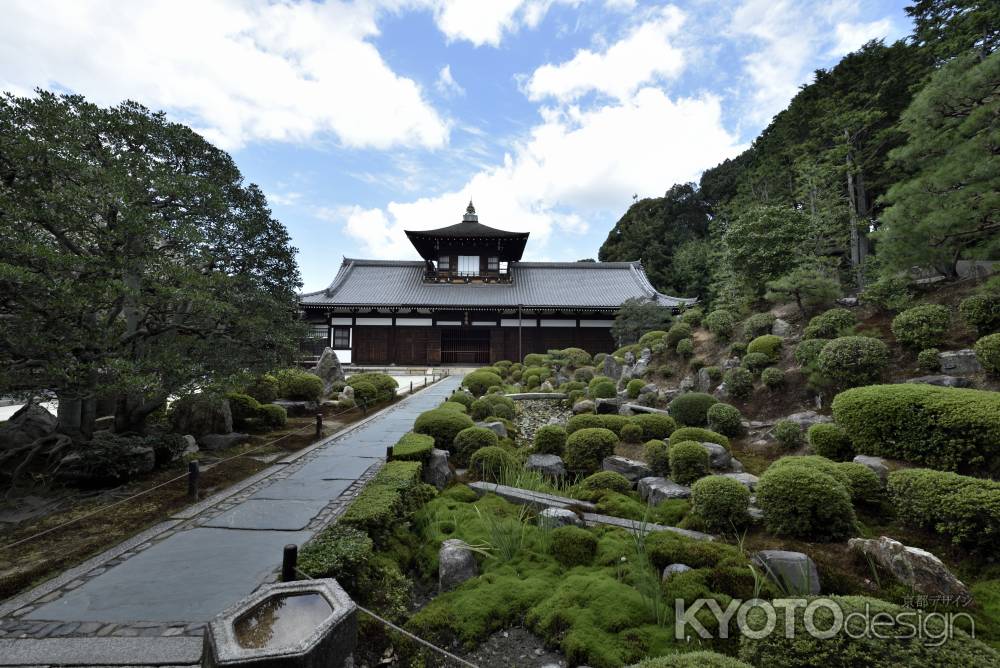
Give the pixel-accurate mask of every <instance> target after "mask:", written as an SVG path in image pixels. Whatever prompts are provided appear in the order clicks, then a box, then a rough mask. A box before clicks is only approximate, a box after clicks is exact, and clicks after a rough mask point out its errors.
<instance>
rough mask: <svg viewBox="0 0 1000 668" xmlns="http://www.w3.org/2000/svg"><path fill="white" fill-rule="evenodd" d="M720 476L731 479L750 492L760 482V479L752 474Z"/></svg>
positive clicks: (726, 474)
mask: <svg viewBox="0 0 1000 668" xmlns="http://www.w3.org/2000/svg"><path fill="white" fill-rule="evenodd" d="M741 468H742V465H741ZM721 475H723V476H725V477H727V478H732V479H733V480H735V481H736V482H738V483H740V484H741V485H743V486H744V487H746V488H747V489H749V490H750V491H751V492H752V491H754V489H756V488H757V483H758V482H760V478H758V477H757V476H755V475H754V474H752V473H722V474H721Z"/></svg>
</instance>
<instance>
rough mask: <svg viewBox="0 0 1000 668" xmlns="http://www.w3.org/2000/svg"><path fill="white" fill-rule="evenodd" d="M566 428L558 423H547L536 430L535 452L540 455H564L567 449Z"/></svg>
mask: <svg viewBox="0 0 1000 668" xmlns="http://www.w3.org/2000/svg"><path fill="white" fill-rule="evenodd" d="M567 436H568V434H567V433H566V429H564V428H563V427H562V426H561V425H558V424H547V425H543V426H542V427H539V428H538V431H536V432H535V452H536V453H538V454H540V455H559V456H560V457H561V456H562V454H563V452H564V451H565V450H566V437H567Z"/></svg>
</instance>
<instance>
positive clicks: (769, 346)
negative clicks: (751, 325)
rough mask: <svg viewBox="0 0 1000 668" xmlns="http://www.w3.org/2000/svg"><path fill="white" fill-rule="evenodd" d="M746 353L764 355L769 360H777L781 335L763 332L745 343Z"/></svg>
mask: <svg viewBox="0 0 1000 668" xmlns="http://www.w3.org/2000/svg"><path fill="white" fill-rule="evenodd" d="M747 353H748V354H753V353H760V354H763V355H766V356H767V358H768V359H769V360H770V361H771V362H777V361H778V357H779V356H780V355H781V337H780V336H775V335H774V334H763V335H761V336H758V337H757V338H755V339H754V340H753V341H751V342H750V343H748V344H747Z"/></svg>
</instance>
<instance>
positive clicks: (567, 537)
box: [551, 526, 597, 568]
mask: <svg viewBox="0 0 1000 668" xmlns="http://www.w3.org/2000/svg"><path fill="white" fill-rule="evenodd" d="M551 538H552V556H554V557H555V558H556V561H558V562H559V563H560V564H562V565H563V566H565V567H566V568H573V567H574V566H587V565H589V564H590V563H591V562H592V561H594V555H595V554H596V553H597V538H595V537H594V535H593V534H591V533H590V532H589V531H587V530H586V529H581V528H580V527H574V526H565V527H559V528H558V529H553V530H552V537H551Z"/></svg>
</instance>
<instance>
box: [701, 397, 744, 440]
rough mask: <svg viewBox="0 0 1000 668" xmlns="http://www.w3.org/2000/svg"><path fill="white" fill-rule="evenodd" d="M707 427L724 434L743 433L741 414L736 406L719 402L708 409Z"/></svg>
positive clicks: (734, 434) (736, 434) (735, 434)
mask: <svg viewBox="0 0 1000 668" xmlns="http://www.w3.org/2000/svg"><path fill="white" fill-rule="evenodd" d="M708 427H709V429H711V430H712V431H717V432H719V433H720V434H724V435H726V436H739V435H740V434H741V433H743V414H742V413H740V411H739V409H738V408H736V406H731V405H729V404H724V403H722V402H719V403H717V404H712V406H710V407H709V409H708Z"/></svg>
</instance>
